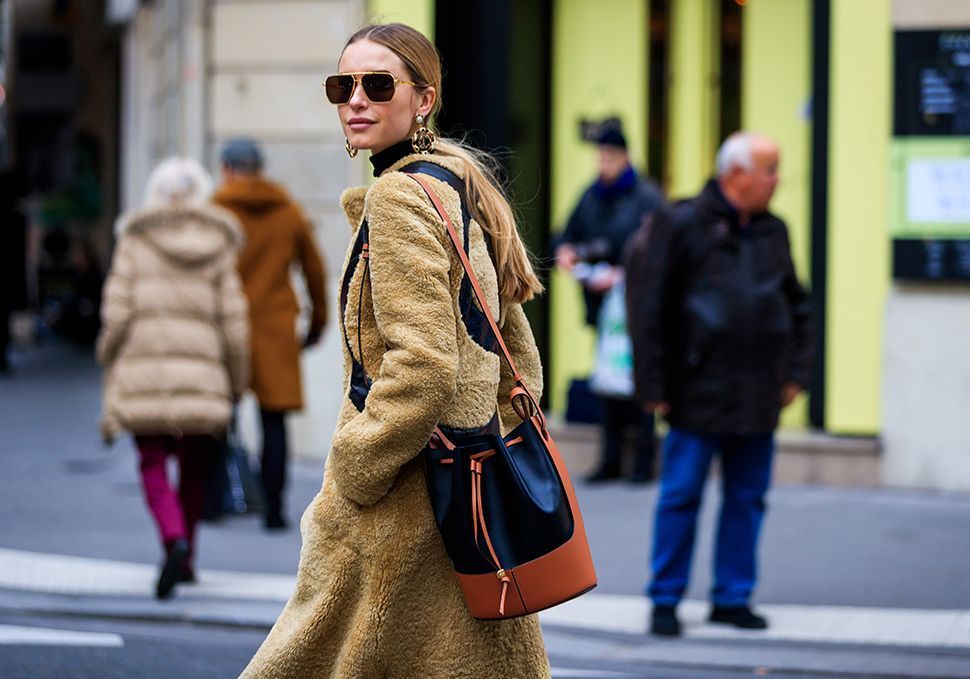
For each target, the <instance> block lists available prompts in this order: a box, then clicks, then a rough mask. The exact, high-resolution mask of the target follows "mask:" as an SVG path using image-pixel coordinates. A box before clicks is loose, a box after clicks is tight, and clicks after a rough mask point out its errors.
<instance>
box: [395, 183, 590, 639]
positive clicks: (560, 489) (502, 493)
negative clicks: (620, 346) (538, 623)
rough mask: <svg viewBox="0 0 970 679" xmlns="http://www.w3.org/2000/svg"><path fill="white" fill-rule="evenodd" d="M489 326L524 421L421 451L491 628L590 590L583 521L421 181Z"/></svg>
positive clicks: (538, 416) (445, 526) (534, 409)
mask: <svg viewBox="0 0 970 679" xmlns="http://www.w3.org/2000/svg"><path fill="white" fill-rule="evenodd" d="M408 176H410V177H411V178H412V179H414V180H415V181H416V182H417V183H418V184H420V185H421V187H422V188H423V189H424V191H425V192H426V193H427V194H428V197H429V198H430V199H431V202H432V204H433V205H434V207H435V209H436V210H437V212H438V215H439V216H440V217H441V220H442V221H443V222H444V225H445V226H446V228H447V230H448V234H449V236H450V238H451V240H452V243H453V244H454V246H455V249H456V250H457V252H458V256H459V258H460V259H461V263H462V266H464V268H465V272H466V275H467V277H468V279H469V280H470V282H471V285H472V288H473V289H474V294H475V297H476V299H477V300H478V305H479V307H480V308H481V311H482V312H484V314H485V316H486V317H487V319H488V323H489V326H490V327H491V331H492V333H494V337H495V340H496V341H497V343H498V346H499V348H500V349H501V354H502V355H503V356H504V358H505V360H506V361H507V362H508V365H509V368H510V369H511V372H512V375H513V379H514V382H515V386H514V387H513V388H512V391H511V393H510V394H509V398H510V399H511V402H512V407H513V409H514V410H515V412H516V414H517V415H518V416H519V417H520V418H521V419H522V422H521V423H520V424H519V425H518V426H517V427H515V428H514V429H513V430H512V431H510V432H509V433H508V434H507V435H506V436H504V437H503V436H501V435H500V434H499V432H498V431H497V429H498V427H497V419H496V418H493V420H492V423H490V425H486V427H485V428H483V429H482V430H481V431H478V432H473V433H468V432H461V433H460V434H457V435H456V434H455V433H452V434H451V435H449V434H448V433H446V431H447V430H444V428H442V427H439V428H438V429H436V430H435V433H434V435H433V436H432V439H431V441H430V443H429V444H428V447H427V448H426V449H425V450H424V464H425V474H426V478H427V482H428V492H429V495H430V499H431V505H432V508H433V510H434V515H435V520H436V522H437V524H438V528H439V530H440V532H441V536H442V538H443V540H444V544H445V548H446V550H447V552H448V556H449V557H450V559H451V562H452V565H453V566H454V568H455V572H456V574H457V577H458V582H459V584H460V586H461V588H462V591H463V592H464V595H465V600H466V602H467V603H468V609H469V611H470V612H471V614H472V615H473V616H474V617H476V618H480V619H486V620H494V619H503V618H512V617H516V616H520V615H527V614H530V613H536V612H538V611H541V610H543V609H545V608H549V607H551V606H555V605H556V604H560V603H562V602H564V601H567V600H569V599H572V598H574V597H577V596H579V595H580V594H583V593H585V592H588V591H589V590H591V589H593V588H594V587H595V586H596V572H595V569H594V567H593V559H592V555H591V554H590V551H589V543H588V542H587V540H586V530H585V528H584V526H583V517H582V515H581V514H580V511H579V504H578V503H577V501H576V494H575V492H574V490H573V485H572V482H571V481H570V478H569V473H568V472H567V470H566V466H565V464H564V463H563V460H562V456H561V455H560V454H559V450H558V449H557V447H556V444H555V442H554V441H553V440H552V436H550V434H549V431H548V428H547V426H546V418H545V415H544V414H543V412H542V409H541V408H540V407H539V403H538V402H537V401H536V399H535V397H534V396H533V395H532V393H531V392H530V391H529V389H528V387H527V386H526V385H525V383H524V381H523V380H522V378H521V376H520V374H519V372H518V370H517V369H516V366H515V361H514V360H513V359H512V356H511V354H510V353H509V350H508V348H507V347H506V345H505V341H504V339H503V338H502V334H501V332H500V331H499V328H498V324H497V323H496V322H495V318H494V316H493V315H492V313H491V311H490V310H489V307H488V304H487V303H486V301H485V296H484V294H483V293H482V290H481V287H480V285H479V283H478V280H477V278H476V277H475V273H474V271H473V270H472V267H471V263H470V262H469V260H468V255H467V254H466V252H465V249H464V248H463V247H462V241H461V239H460V238H459V235H458V233H457V231H456V230H455V227H454V225H453V224H452V222H451V219H450V218H449V217H448V213H447V211H446V210H445V208H444V207H443V205H442V203H441V199H440V198H439V197H438V195H437V194H436V193H435V191H434V190H433V189H432V188H431V187H430V185H429V184H428V183H427V181H426V180H425V179H423V178H422V176H421V175H420V174H412V173H408Z"/></svg>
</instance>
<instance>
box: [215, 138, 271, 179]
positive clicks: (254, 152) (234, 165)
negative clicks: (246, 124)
mask: <svg viewBox="0 0 970 679" xmlns="http://www.w3.org/2000/svg"><path fill="white" fill-rule="evenodd" d="M219 159H220V160H221V161H222V164H223V165H225V166H226V167H228V168H230V169H232V170H236V171H237V172H259V171H260V170H262V169H263V152H262V151H260V149H259V145H258V144H257V143H256V141H255V140H253V139H249V138H248V137H237V138H235V139H230V140H229V141H227V142H226V144H225V146H223V147H222V153H221V154H220V156H219Z"/></svg>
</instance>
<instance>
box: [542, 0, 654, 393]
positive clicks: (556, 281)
mask: <svg viewBox="0 0 970 679" xmlns="http://www.w3.org/2000/svg"><path fill="white" fill-rule="evenodd" d="M647 8H648V4H647V2H645V1H644V0H600V1H599V2H595V3H594V2H588V1H587V0H555V2H554V3H553V38H552V41H553V48H552V50H553V54H552V64H553V74H552V78H553V86H552V87H553V89H552V188H551V190H552V207H551V212H552V223H553V230H554V231H559V230H560V229H562V227H563V226H565V223H566V220H567V219H568V218H569V214H570V212H571V211H572V209H573V207H574V206H575V204H576V202H577V201H578V200H579V197H580V196H581V195H582V192H583V190H584V189H585V188H586V186H588V185H589V183H590V182H592V181H593V180H594V179H595V178H596V155H595V147H594V146H592V145H591V144H587V143H583V142H581V141H580V137H579V121H580V120H582V119H584V118H587V119H598V118H604V117H606V116H609V115H614V114H616V115H619V116H620V117H621V118H622V119H623V122H624V126H625V130H626V134H627V141H628V143H629V146H630V151H631V156H632V160H633V163H634V165H635V166H637V167H642V165H643V163H644V161H645V159H646V121H647V110H648V109H647V72H648V71H647V42H648V41H647ZM548 294H549V295H550V296H551V310H550V316H551V326H550V331H551V342H550V344H551V349H550V356H549V358H548V360H549V361H551V364H552V365H551V370H550V384H549V385H548V386H547V393H548V394H549V397H550V403H551V406H552V409H553V410H556V411H560V412H561V411H562V410H564V408H565V398H566V390H567V388H568V386H569V381H570V379H572V378H574V377H585V376H587V375H588V374H589V371H590V368H591V366H592V355H593V340H594V336H593V333H592V331H591V330H590V329H589V328H587V327H586V326H585V324H584V322H583V318H584V310H583V302H582V296H581V292H580V288H579V285H578V284H577V283H576V282H575V281H573V280H571V279H570V278H568V277H567V276H565V275H563V274H562V273H560V272H558V271H555V272H553V274H552V280H551V285H550V291H549V293H548Z"/></svg>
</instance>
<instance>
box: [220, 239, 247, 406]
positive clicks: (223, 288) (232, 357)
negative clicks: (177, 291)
mask: <svg viewBox="0 0 970 679" xmlns="http://www.w3.org/2000/svg"><path fill="white" fill-rule="evenodd" d="M227 259H228V262H227V266H226V267H225V268H224V269H223V272H222V276H221V278H220V281H219V307H220V309H221V312H220V316H219V323H220V326H221V329H222V336H223V338H224V340H225V346H226V363H227V367H228V369H229V379H230V383H231V385H232V397H233V400H235V401H238V400H239V399H240V398H242V395H243V394H244V393H245V392H246V389H247V388H248V387H249V372H250V363H249V305H248V303H247V301H246V295H245V294H244V293H243V289H242V280H241V279H240V278H239V273H238V271H237V270H236V264H235V257H229V258H227Z"/></svg>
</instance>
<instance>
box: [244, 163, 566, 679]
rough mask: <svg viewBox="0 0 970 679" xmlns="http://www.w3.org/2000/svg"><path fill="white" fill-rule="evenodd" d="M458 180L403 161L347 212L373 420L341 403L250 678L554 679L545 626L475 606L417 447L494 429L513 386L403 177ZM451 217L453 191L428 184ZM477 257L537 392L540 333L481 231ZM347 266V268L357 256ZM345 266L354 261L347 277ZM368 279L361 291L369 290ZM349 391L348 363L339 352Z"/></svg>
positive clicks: (506, 414) (437, 224) (348, 202)
mask: <svg viewBox="0 0 970 679" xmlns="http://www.w3.org/2000/svg"><path fill="white" fill-rule="evenodd" d="M419 159H420V160H431V161H433V162H438V163H439V164H441V165H444V166H446V167H448V168H449V169H451V170H452V171H454V172H457V173H458V174H459V175H462V174H463V171H462V165H461V162H460V161H456V160H454V159H448V158H439V157H436V156H413V155H412V156H406V157H405V158H403V159H402V160H400V161H398V162H397V163H395V164H394V165H392V166H391V167H390V168H389V169H388V170H387V171H385V172H384V173H383V174H382V175H381V177H380V178H379V179H378V180H377V181H376V182H374V184H373V185H372V186H371V187H370V188H369V189H365V188H360V189H350V190H348V191H346V192H345V193H344V196H343V198H342V203H343V206H344V210H345V212H346V213H347V216H348V218H349V219H350V221H351V224H352V225H353V227H354V229H355V230H356V229H357V228H359V226H360V223H361V218H362V216H363V217H366V219H367V222H368V225H369V229H370V234H369V242H370V275H369V280H368V281H367V282H366V283H365V282H364V279H365V277H366V274H365V271H364V268H363V266H362V265H358V266H357V267H356V268H355V270H354V271H353V272H352V276H353V277H352V279H351V284H350V291H349V294H348V299H350V300H353V303H350V304H348V307H347V310H346V313H345V318H344V322H345V327H346V329H347V330H346V333H347V335H348V337H347V339H348V340H349V344H350V346H352V347H354V350H355V351H356V348H357V327H358V314H357V300H358V296H359V295H360V294H361V292H362V299H363V304H362V309H363V312H362V314H361V318H360V319H359V322H360V328H361V332H360V335H361V337H360V340H361V346H362V349H363V358H364V365H365V368H366V371H367V373H368V375H370V376H371V377H372V378H374V383H373V386H372V388H371V391H370V394H369V395H368V397H367V401H366V405H365V407H364V410H363V412H358V411H357V409H356V408H355V407H354V406H353V404H352V403H351V402H350V400H349V399H348V398H346V397H345V398H344V400H343V406H342V408H341V412H340V418H339V421H338V425H337V429H336V432H335V434H334V438H333V444H332V448H331V450H330V454H329V456H328V458H327V463H326V469H325V474H324V483H323V489H322V490H321V492H320V493H319V494H318V495H317V496H316V498H315V499H314V500H313V502H312V503H311V504H310V506H309V508H308V509H307V510H306V513H305V514H304V515H303V519H302V522H301V530H302V533H303V549H302V551H301V555H300V567H299V572H298V577H297V584H296V592H295V594H294V595H293V597H292V598H291V599H290V601H289V603H288V604H287V605H286V607H285V609H284V610H283V612H282V614H281V615H280V617H279V619H278V620H277V622H276V624H275V626H274V627H273V629H272V631H271V632H270V634H269V636H268V637H267V639H266V640H265V641H264V643H263V645H262V647H261V648H260V649H259V651H258V652H257V654H256V656H255V657H254V658H253V660H252V661H251V663H250V665H249V667H248V668H247V669H246V670H245V671H244V672H243V677H251V678H256V677H259V678H261V679H264V678H274V679H275V678H280V679H282V678H287V679H296V678H300V679H303V678H311V677H313V678H323V677H334V678H338V679H418V678H421V679H489V678H494V679H537V678H539V679H541V678H542V677H548V676H549V664H548V660H547V657H546V652H545V648H544V645H543V642H542V636H541V632H540V629H539V622H538V620H537V618H536V617H535V616H526V617H522V618H516V619H512V620H505V621H481V620H476V619H475V618H473V617H472V616H471V615H470V614H469V612H468V609H467V607H466V604H465V601H464V598H463V596H462V593H461V590H460V588H459V586H458V583H457V580H456V578H455V575H454V571H453V570H452V566H451V563H450V562H449V560H448V556H447V554H446V552H445V549H444V545H443V544H442V540H441V536H440V535H439V533H438V529H437V526H436V525H435V521H434V516H433V514H432V511H431V506H430V503H429V501H428V495H427V492H428V491H427V486H426V484H425V478H424V472H423V469H422V462H421V458H420V452H421V450H422V449H423V447H424V445H425V443H426V442H427V441H428V438H429V437H430V435H431V432H432V430H433V429H434V427H435V425H436V424H438V423H442V424H444V425H446V426H448V427H454V428H466V427H478V426H482V425H484V424H485V423H486V422H487V421H488V420H489V419H490V418H491V416H492V415H493V414H494V412H495V411H496V407H497V404H500V405H501V407H500V409H499V412H500V417H501V419H502V425H503V429H508V428H510V427H511V426H515V424H517V423H518V422H517V420H516V419H515V415H514V413H513V412H512V410H511V407H510V406H508V405H507V401H508V393H509V390H510V389H511V386H512V384H511V375H510V373H509V371H508V369H507V366H506V365H505V364H504V361H503V362H501V363H500V361H499V357H498V356H496V355H494V354H492V353H490V352H486V351H485V350H483V349H482V348H480V347H479V346H478V345H477V344H475V342H474V341H472V339H471V338H469V336H468V334H467V332H466V330H465V326H464V324H463V322H462V319H461V316H460V312H459V310H458V296H459V288H460V284H461V280H462V276H463V274H464V270H463V269H462V266H461V263H460V261H459V259H458V256H457V254H456V253H455V252H454V249H453V246H452V244H451V241H450V240H449V238H448V235H447V232H446V230H445V227H444V226H443V225H442V223H441V221H440V219H439V218H438V216H437V213H436V212H435V211H434V208H433V207H432V205H431V203H430V201H429V200H428V198H427V196H426V195H425V194H424V192H423V191H422V189H421V188H420V186H418V184H417V183H415V182H414V181H413V180H412V179H409V178H408V177H406V176H405V175H404V174H402V173H401V172H397V171H395V170H397V169H398V168H400V167H401V166H403V165H405V164H407V163H409V162H413V161H415V160H419ZM428 181H429V182H430V183H431V184H432V186H433V187H434V188H435V189H436V190H437V192H438V193H439V195H440V196H441V198H442V200H443V201H444V204H445V206H446V207H447V209H448V211H449V214H450V215H451V219H452V220H453V222H454V223H455V224H456V225H460V224H461V215H460V208H459V198H458V195H457V194H456V193H455V192H454V190H452V189H451V188H450V187H449V186H448V185H447V184H445V183H443V182H441V181H439V180H437V179H433V178H428ZM470 236H471V240H470V250H471V257H470V259H471V261H472V265H473V267H474V269H475V272H476V274H477V275H478V277H479V279H480V281H481V284H482V287H483V289H484V291H485V294H486V295H487V297H488V300H489V305H490V306H491V308H492V309H493V311H495V312H497V313H498V312H500V323H501V325H502V332H503V335H504V337H505V339H506V342H507V343H508V346H509V349H510V351H511V352H512V353H513V355H514V358H515V360H516V362H517V363H518V367H519V369H520V372H521V373H522V374H523V376H524V378H525V380H526V382H527V383H528V385H529V388H530V389H532V390H533V392H534V393H536V394H538V393H539V392H541V389H542V371H541V366H540V363H539V354H538V350H537V349H536V345H535V341H534V340H533V336H532V331H531V329H530V327H529V324H528V321H527V320H526V317H525V314H524V313H523V311H522V308H521V307H520V306H519V305H509V306H507V307H504V308H500V305H499V300H498V288H497V284H496V276H495V269H494V267H493V266H492V263H491V260H490V258H489V255H488V251H487V247H486V245H485V240H484V238H483V235H482V231H481V228H480V227H479V225H478V224H477V223H475V222H474V221H473V222H472V224H471V226H470ZM348 263H349V259H348ZM347 265H348V264H345V268H346V266H347ZM362 284H363V291H361V286H362ZM344 366H345V371H344V375H345V379H344V384H343V390H344V394H346V393H347V389H348V386H349V375H350V361H349V356H348V355H347V350H346V348H345V349H344Z"/></svg>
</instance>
